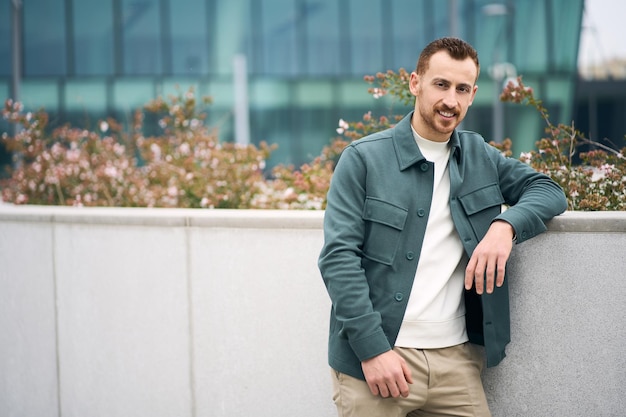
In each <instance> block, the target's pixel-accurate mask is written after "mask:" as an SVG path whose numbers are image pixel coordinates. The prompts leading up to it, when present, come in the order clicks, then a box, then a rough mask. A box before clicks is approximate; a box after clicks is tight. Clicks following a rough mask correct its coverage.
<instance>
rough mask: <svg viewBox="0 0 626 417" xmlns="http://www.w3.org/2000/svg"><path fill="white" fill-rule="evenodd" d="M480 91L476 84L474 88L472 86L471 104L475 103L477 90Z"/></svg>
mask: <svg viewBox="0 0 626 417" xmlns="http://www.w3.org/2000/svg"><path fill="white" fill-rule="evenodd" d="M477 91H478V86H477V85H474V88H472V98H471V99H470V102H469V105H470V106H471V105H472V103H474V98H476V92H477Z"/></svg>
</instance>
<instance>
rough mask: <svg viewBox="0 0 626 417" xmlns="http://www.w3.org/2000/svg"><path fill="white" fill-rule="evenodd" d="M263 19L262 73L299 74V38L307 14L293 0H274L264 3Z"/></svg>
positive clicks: (261, 22)
mask: <svg viewBox="0 0 626 417" xmlns="http://www.w3.org/2000/svg"><path fill="white" fill-rule="evenodd" d="M260 19H261V20H260V28H261V40H262V48H261V51H260V52H261V53H262V54H263V59H262V73H264V74H272V75H283V76H293V75H296V74H297V71H298V69H299V66H298V50H297V48H296V37H297V36H298V30H301V27H302V26H303V24H305V19H306V13H303V10H302V9H296V2H295V1H293V0H272V1H271V2H262V3H261V16H260Z"/></svg>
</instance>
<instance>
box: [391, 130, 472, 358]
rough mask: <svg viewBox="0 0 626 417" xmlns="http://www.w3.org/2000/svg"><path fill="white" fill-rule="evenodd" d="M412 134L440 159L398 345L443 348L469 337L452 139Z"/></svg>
mask: <svg viewBox="0 0 626 417" xmlns="http://www.w3.org/2000/svg"><path fill="white" fill-rule="evenodd" d="M413 136H414V137H415V140H416V141H417V145H418V146H419V148H420V151H421V152H422V155H424V157H425V158H426V159H427V160H428V161H430V162H433V163H434V165H435V179H434V183H433V199H432V204H431V208H430V213H429V216H428V223H427V225H426V234H425V235H424V243H423V245H422V252H421V254H420V258H419V263H418V265H417V272H416V274H415V281H414V282H413V288H412V290H411V295H410V297H409V302H408V306H407V309H406V312H405V314H404V319H403V321H402V326H401V327H400V332H399V334H398V338H397V340H396V346H401V347H410V348H418V349H433V348H443V347H449V346H454V345H458V344H461V343H464V342H466V341H467V340H468V337H467V331H466V328H465V302H464V298H463V288H464V279H465V265H466V264H467V257H466V256H465V254H464V253H465V252H464V250H463V244H462V243H461V239H460V238H459V236H458V234H457V232H456V229H455V228H454V223H453V222H452V215H451V214H450V204H449V200H450V174H449V171H448V160H449V157H450V146H449V141H448V142H443V143H442V142H433V141H430V140H427V139H424V138H422V137H420V136H419V135H418V134H417V132H416V131H415V130H413Z"/></svg>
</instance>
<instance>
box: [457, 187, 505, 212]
mask: <svg viewBox="0 0 626 417" xmlns="http://www.w3.org/2000/svg"><path fill="white" fill-rule="evenodd" d="M459 201H460V202H461V205H462V206H463V209H464V210H465V213H467V215H468V216H471V215H472V214H475V213H478V212H479V211H482V210H484V209H487V208H489V207H493V206H497V205H502V203H504V198H503V197H502V193H501V192H500V187H498V185H497V184H489V185H487V186H485V187H483V188H480V189H478V190H475V191H472V192H471V193H469V194H465V195H463V196H460V197H459Z"/></svg>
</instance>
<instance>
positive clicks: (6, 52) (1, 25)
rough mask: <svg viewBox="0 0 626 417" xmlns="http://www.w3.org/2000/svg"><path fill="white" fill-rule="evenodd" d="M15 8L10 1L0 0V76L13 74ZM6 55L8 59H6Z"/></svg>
mask: <svg viewBox="0 0 626 417" xmlns="http://www.w3.org/2000/svg"><path fill="white" fill-rule="evenodd" d="M12 15H13V8H12V6H11V2H10V1H2V2H0V76H5V75H10V74H12V72H13V71H12V68H11V67H12V64H11V59H12V58H11V56H12V48H11V32H12V30H13V25H12V24H11V21H12ZM5 57H6V59H4V58H5Z"/></svg>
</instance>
